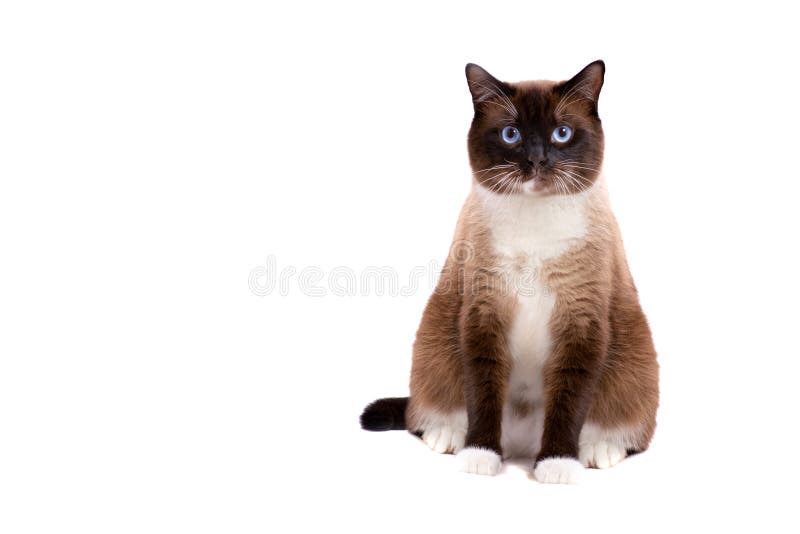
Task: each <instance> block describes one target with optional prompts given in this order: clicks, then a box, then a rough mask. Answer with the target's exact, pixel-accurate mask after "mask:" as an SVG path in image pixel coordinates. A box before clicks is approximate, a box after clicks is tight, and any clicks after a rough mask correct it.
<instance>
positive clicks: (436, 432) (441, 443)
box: [422, 425, 465, 453]
mask: <svg viewBox="0 0 800 534" xmlns="http://www.w3.org/2000/svg"><path fill="white" fill-rule="evenodd" d="M464 438H465V436H464V432H461V431H459V430H455V429H453V428H452V427H449V426H446V425H444V426H437V427H434V428H430V429H428V430H426V431H425V432H423V433H422V441H424V442H425V444H426V445H428V447H430V448H431V449H433V450H434V451H436V452H441V453H447V452H458V451H460V450H461V449H463V448H464Z"/></svg>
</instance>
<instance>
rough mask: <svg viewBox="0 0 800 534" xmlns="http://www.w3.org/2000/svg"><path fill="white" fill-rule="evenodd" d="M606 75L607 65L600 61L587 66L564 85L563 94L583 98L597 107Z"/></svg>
mask: <svg viewBox="0 0 800 534" xmlns="http://www.w3.org/2000/svg"><path fill="white" fill-rule="evenodd" d="M605 73H606V64H605V63H603V61H602V60H600V59H598V60H597V61H594V62H592V63H589V64H588V65H586V66H585V67H584V68H583V70H582V71H580V72H579V73H578V74H576V75H575V76H573V77H572V79H570V80H568V81H566V82H564V83H563V84H562V88H561V92H562V94H563V95H564V96H565V97H566V96H567V95H568V94H572V95H578V96H579V97H580V96H583V97H584V98H586V99H588V100H590V101H591V102H593V103H594V104H595V105H597V99H598V98H599V97H600V89H602V88H603V78H604V76H605Z"/></svg>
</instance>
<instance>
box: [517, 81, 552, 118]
mask: <svg viewBox="0 0 800 534" xmlns="http://www.w3.org/2000/svg"><path fill="white" fill-rule="evenodd" d="M509 85H510V86H511V87H513V88H514V95H513V96H512V98H511V101H512V103H513V104H514V107H515V108H517V110H518V111H519V113H520V114H522V115H525V116H527V117H536V116H550V115H552V113H553V111H554V110H555V108H556V107H557V106H558V101H559V99H560V96H561V95H560V94H559V92H558V90H557V87H558V85H559V82H554V81H551V80H531V81H524V82H517V83H512V84H509Z"/></svg>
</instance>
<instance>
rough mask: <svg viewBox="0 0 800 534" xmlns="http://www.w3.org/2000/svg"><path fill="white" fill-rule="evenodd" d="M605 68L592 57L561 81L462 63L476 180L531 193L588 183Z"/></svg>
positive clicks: (566, 190) (594, 165) (598, 152)
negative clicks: (515, 77)
mask: <svg viewBox="0 0 800 534" xmlns="http://www.w3.org/2000/svg"><path fill="white" fill-rule="evenodd" d="M604 73H605V64H604V63H603V62H602V61H595V62H594V63H590V64H589V65H587V66H586V67H585V68H584V69H583V70H582V71H580V72H579V73H578V74H576V75H575V76H574V77H573V78H572V79H570V80H568V81H565V82H551V81H530V82H519V83H507V82H501V81H500V80H498V79H496V78H495V77H493V76H492V75H491V74H489V73H488V72H486V71H485V70H484V69H482V68H481V67H479V66H478V65H475V64H472V63H470V64H469V65H467V81H468V82H469V89H470V92H471V93H472V102H473V104H474V107H475V117H474V118H473V120H472V126H471V127H470V130H469V143H468V144H469V159H470V164H471V165H472V170H473V175H474V177H475V180H476V181H477V183H478V184H479V186H480V187H483V188H485V189H487V190H489V191H492V192H495V193H498V194H527V195H534V196H545V195H559V194H560V195H566V194H572V193H577V192H579V191H583V190H585V189H587V188H589V187H591V185H592V184H593V183H594V182H595V181H596V180H597V178H598V175H599V173H600V167H601V165H602V162H603V128H602V126H601V124H600V117H599V115H598V114H597V99H598V97H599V95H600V88H601V87H602V86H603V75H604Z"/></svg>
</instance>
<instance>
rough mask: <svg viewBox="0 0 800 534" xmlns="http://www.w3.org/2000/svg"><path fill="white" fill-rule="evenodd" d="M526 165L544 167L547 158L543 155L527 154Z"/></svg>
mask: <svg viewBox="0 0 800 534" xmlns="http://www.w3.org/2000/svg"><path fill="white" fill-rule="evenodd" d="M528 165H531V166H533V167H544V166H545V165H547V158H546V157H544V156H538V157H537V156H528Z"/></svg>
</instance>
